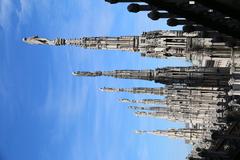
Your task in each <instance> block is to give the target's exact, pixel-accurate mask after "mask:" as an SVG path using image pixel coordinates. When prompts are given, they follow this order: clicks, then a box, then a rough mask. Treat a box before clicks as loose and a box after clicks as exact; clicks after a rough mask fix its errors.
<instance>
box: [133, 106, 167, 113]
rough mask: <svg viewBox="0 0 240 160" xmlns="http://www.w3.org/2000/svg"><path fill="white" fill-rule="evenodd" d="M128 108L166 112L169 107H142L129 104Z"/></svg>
mask: <svg viewBox="0 0 240 160" xmlns="http://www.w3.org/2000/svg"><path fill="white" fill-rule="evenodd" d="M128 108H129V109H133V110H146V111H156V112H166V111H169V108H166V107H159V106H157V107H142V106H129V107H128Z"/></svg>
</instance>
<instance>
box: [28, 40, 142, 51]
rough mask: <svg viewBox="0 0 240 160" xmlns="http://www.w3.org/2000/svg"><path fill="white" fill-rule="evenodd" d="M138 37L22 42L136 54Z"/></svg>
mask: <svg viewBox="0 0 240 160" xmlns="http://www.w3.org/2000/svg"><path fill="white" fill-rule="evenodd" d="M138 39H139V38H138V36H122V37H82V38H79V39H62V38H57V39H54V40H49V39H47V38H40V37H38V36H33V37H29V38H24V39H23V42H26V43H28V44H40V45H55V46H60V45H74V46H78V47H82V48H89V49H104V50H122V51H131V52H136V51H139V49H138Z"/></svg>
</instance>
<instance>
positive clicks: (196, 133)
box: [136, 128, 205, 143]
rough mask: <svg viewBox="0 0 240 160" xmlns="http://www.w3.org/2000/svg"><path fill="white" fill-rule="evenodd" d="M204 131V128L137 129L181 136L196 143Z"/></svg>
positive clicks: (154, 133) (173, 136)
mask: <svg viewBox="0 0 240 160" xmlns="http://www.w3.org/2000/svg"><path fill="white" fill-rule="evenodd" d="M204 132H205V130H204V129H191V128H181V129H169V130H153V131H142V130H137V131H136V133H137V134H152V135H157V136H166V137H171V138H181V139H184V140H186V141H188V142H190V143H194V142H196V141H198V140H200V139H201V138H202V136H203V134H204Z"/></svg>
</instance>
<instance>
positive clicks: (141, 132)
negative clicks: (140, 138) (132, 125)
mask: <svg viewBox="0 0 240 160" xmlns="http://www.w3.org/2000/svg"><path fill="white" fill-rule="evenodd" d="M135 133H136V134H145V133H147V131H143V130H136V131H135Z"/></svg>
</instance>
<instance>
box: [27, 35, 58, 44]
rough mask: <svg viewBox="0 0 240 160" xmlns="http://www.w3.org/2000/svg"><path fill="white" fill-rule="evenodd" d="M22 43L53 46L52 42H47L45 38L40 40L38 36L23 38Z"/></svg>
mask: <svg viewBox="0 0 240 160" xmlns="http://www.w3.org/2000/svg"><path fill="white" fill-rule="evenodd" d="M23 42H25V43H28V44H36V45H55V42H54V40H49V39H47V38H40V37H38V36H33V37H28V38H23Z"/></svg>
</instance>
